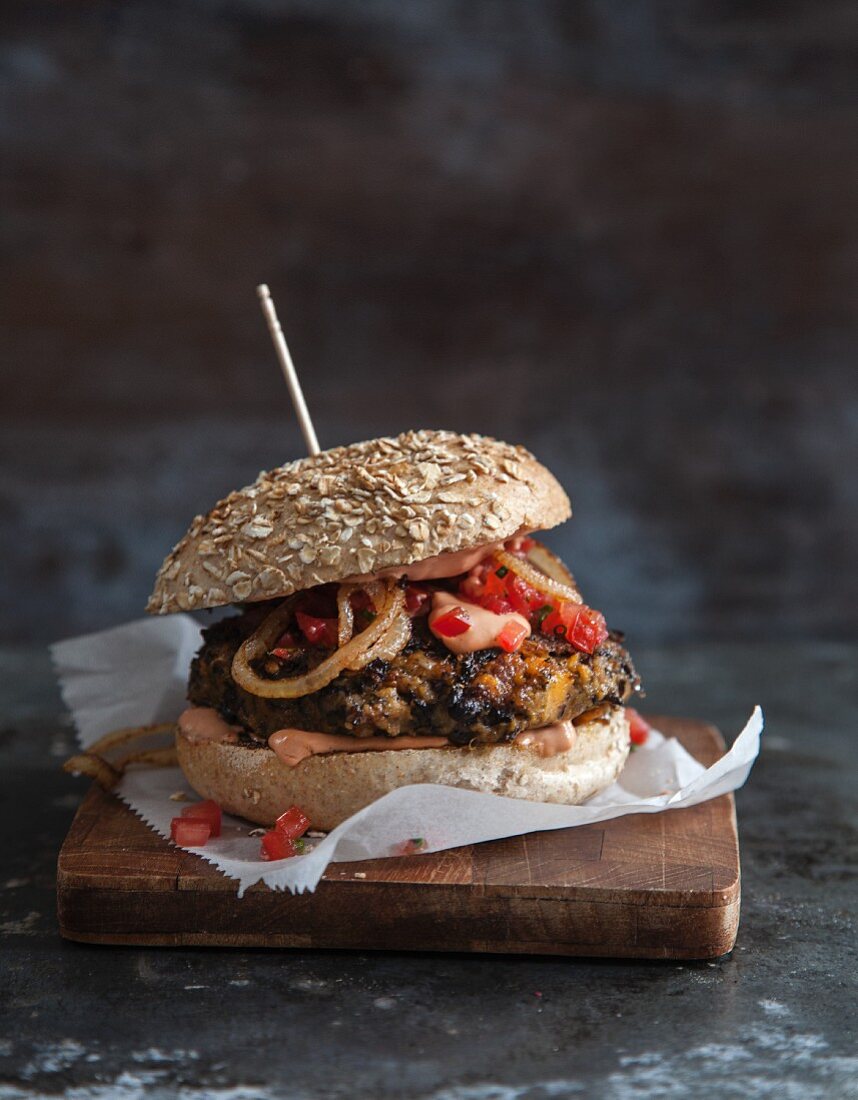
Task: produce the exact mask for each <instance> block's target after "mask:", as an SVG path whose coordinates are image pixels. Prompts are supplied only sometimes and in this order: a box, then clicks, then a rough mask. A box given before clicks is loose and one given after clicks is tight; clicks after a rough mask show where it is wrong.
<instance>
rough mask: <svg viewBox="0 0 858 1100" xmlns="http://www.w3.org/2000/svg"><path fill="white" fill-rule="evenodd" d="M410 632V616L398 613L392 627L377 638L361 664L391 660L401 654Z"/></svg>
mask: <svg viewBox="0 0 858 1100" xmlns="http://www.w3.org/2000/svg"><path fill="white" fill-rule="evenodd" d="M411 630H412V627H411V616H410V615H408V614H407V613H405V612H402V613H400V614H399V615H398V616H397V617H396V618H395V619H394V620H393V625H392V626H391V627H390V629H389V630H388V631H387V633H386V634H384V635H383V636H382V637H381V638H379V640H378V641H377V642H376V643H375V645H374V646H373V647H372V649H371V650H370V653H369V656H368V658H367V660H366V661H364V662H363V663H364V664H369V663H370V661H390V660H392V659H393V658H394V657H395V656H396V655H397V654H398V653H401V652H402V650H403V649H404V648H405V646H406V645H407V644H408V639H409V638H410V637H411ZM349 667H352V666H349ZM361 667H363V666H361Z"/></svg>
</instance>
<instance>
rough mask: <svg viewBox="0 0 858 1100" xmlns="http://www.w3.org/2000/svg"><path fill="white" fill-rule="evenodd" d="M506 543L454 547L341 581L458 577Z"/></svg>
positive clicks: (525, 532)
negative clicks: (440, 552) (406, 563)
mask: <svg viewBox="0 0 858 1100" xmlns="http://www.w3.org/2000/svg"><path fill="white" fill-rule="evenodd" d="M528 533H529V530H525V529H524V528H522V529H521V530H520V531H516V533H515V534H514V535H511V536H510V538H513V539H516V538H518V537H519V536H521V535H527V534H528ZM506 542H509V539H507V540H506V541H505V542H486V543H483V545H482V546H475V547H473V548H472V549H470V550H457V551H455V552H453V553H449V554H435V555H434V556H433V557H431V558H424V559H423V561H413V562H411V564H410V565H391V566H390V567H389V568H388V569H380V570H379V571H378V572H377V573H359V574H356V575H355V576H353V577H348V578H347V580H346V581H344V582H343V583H348V584H355V583H359V582H361V581H363V582H367V581H376V580H381V579H383V578H384V577H407V578H408V579H409V580H410V581H417V582H419V581H437V580H443V579H444V578H445V577H458V576H459V575H460V574H462V573H470V571H471V570H472V569H473V568H474V566H475V565H479V564H480V562H481V561H482V560H483V559H484V558H487V557H488V556H489V554H493V553H494V552H495V551H496V550H503V548H504V546H505V545H506Z"/></svg>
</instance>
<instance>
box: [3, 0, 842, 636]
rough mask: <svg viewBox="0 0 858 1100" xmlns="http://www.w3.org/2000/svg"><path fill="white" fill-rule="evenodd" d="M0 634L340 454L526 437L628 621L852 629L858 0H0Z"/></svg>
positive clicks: (52, 620) (90, 596)
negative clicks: (295, 400)
mask: <svg viewBox="0 0 858 1100" xmlns="http://www.w3.org/2000/svg"><path fill="white" fill-rule="evenodd" d="M0 31H2V33H0V78H2V80H3V87H2V91H3V97H2V98H3V105H4V111H3V115H2V118H0V139H2V143H3V152H2V156H1V157H0V193H2V202H3V212H4V217H3V221H2V227H0V234H2V236H1V237H0V243H2V252H3V263H4V267H3V271H2V273H0V277H2V280H3V295H2V306H0V308H2V311H3V322H4V323H3V333H4V335H3V339H4V349H3V354H2V355H0V393H2V402H0V514H2V517H3V523H2V526H0V556H2V559H3V563H4V568H3V569H2V570H0V603H2V604H3V606H4V608H9V607H10V606H11V607H12V608H14V611H13V612H10V613H9V614H6V615H4V617H3V622H2V624H0V632H2V634H1V635H0V636H3V637H5V638H7V639H9V640H11V641H15V640H19V639H20V638H22V637H28V638H32V639H38V640H48V639H50V638H53V637H56V636H58V635H60V634H69V633H73V632H77V631H81V630H87V629H91V628H93V627H97V626H104V625H108V624H111V623H113V622H116V621H118V620H120V619H123V618H128V617H131V616H132V615H134V614H135V613H137V612H138V610H139V609H140V608H141V607H142V605H143V602H144V601H145V597H146V595H147V593H148V587H149V584H150V581H151V578H152V576H153V574H154V571H155V569H156V567H157V565H158V563H159V561H160V559H161V557H162V555H163V553H164V551H165V550H166V549H167V548H168V547H169V545H170V544H171V543H172V541H173V540H174V539H176V538H177V537H178V536H179V535H180V534H181V532H182V530H183V528H184V526H185V524H186V523H187V521H188V519H189V518H190V516H191V515H192V514H193V513H194V512H195V511H197V510H200V509H206V508H208V507H209V506H210V505H211V504H212V503H213V501H214V500H215V499H216V497H217V496H219V495H220V494H221V493H223V492H224V491H226V490H228V489H230V488H232V487H234V486H235V485H236V484H237V483H240V482H244V481H246V480H247V479H249V478H251V477H252V476H254V475H255V473H256V472H257V470H258V469H259V468H261V467H263V466H270V465H276V464H278V463H279V462H281V461H283V460H285V459H288V458H291V457H294V456H296V455H297V454H299V453H300V447H299V439H298V436H297V434H296V433H295V431H294V430H293V427H292V423H291V415H290V412H289V410H288V407H287V402H286V395H285V390H284V389H283V386H282V383H281V381H280V379H279V374H278V371H277V369H276V367H275V364H274V360H273V358H272V355H271V351H270V348H269V346H268V341H267V336H266V334H265V331H264V329H263V326H262V323H261V319H260V316H259V314H258V309H257V304H256V301H255V297H254V294H253V286H254V284H255V283H256V282H258V281H260V280H262V279H265V280H267V281H268V282H269V283H270V284H271V286H272V288H273V290H274V292H275V294H276V296H277V298H278V301H279V305H280V309H281V313H282V315H283V318H284V321H285V322H286V325H287V329H288V332H289V336H290V341H291V344H292V346H293V350H294V352H295V355H296V358H297V361H298V363H299V365H300V367H301V368H302V371H303V375H304V380H305V386H306V390H307V396H308V399H309V402H310V405H311V407H312V409H313V412H314V414H315V416H316V419H317V422H318V428H319V435H320V437H321V439H322V441H323V443H325V444H332V443H340V442H343V441H347V440H352V439H355V438H366V437H368V436H371V435H373V434H377V433H381V432H396V431H399V430H402V429H404V428H407V427H414V426H431V427H439V426H450V427H453V428H456V429H460V430H461V429H467V430H471V429H475V430H481V431H486V432H489V433H492V434H496V435H500V436H502V437H508V438H511V439H513V440H516V441H519V440H520V441H522V442H525V443H527V444H528V445H530V446H531V447H532V448H533V449H534V450H535V451H536V452H537V453H538V454H540V455H541V456H542V457H543V458H544V459H545V460H546V461H548V462H549V463H550V464H551V465H552V466H553V467H555V468H556V470H557V472H558V474H559V475H560V476H561V478H562V479H563V480H564V482H565V483H566V484H567V485H568V487H569V489H570V492H571V494H572V497H573V501H574V504H575V507H576V513H577V516H576V519H575V520H574V521H573V523H572V524H571V525H570V526H569V527H567V528H565V529H564V530H563V531H562V532H559V533H558V534H557V537H556V541H555V545H557V546H558V547H559V548H560V549H561V550H563V552H564V553H565V554H566V556H567V557H568V558H569V560H570V564H571V565H572V567H573V568H574V570H575V571H576V573H578V574H580V576H581V579H582V581H583V583H584V584H585V586H586V591H587V593H588V596H589V598H590V599H591V600H592V601H593V602H594V603H596V604H597V605H599V606H603V607H604V608H605V610H606V611H607V612H608V613H609V617H610V618H611V619H612V621H614V622H615V623H616V624H617V625H618V626H619V625H624V626H626V627H627V629H629V631H630V632H631V634H632V637H633V638H640V639H641V640H644V641H659V640H667V639H670V638H673V639H685V638H708V637H714V636H719V637H721V638H724V639H729V638H732V637H734V636H735V635H736V634H737V632H738V633H741V634H743V635H748V636H754V637H758V638H761V639H763V638H770V637H773V636H776V637H783V636H790V637H794V638H802V637H805V636H807V635H808V632H810V633H814V634H817V635H818V634H826V635H828V636H838V637H841V638H848V637H850V636H852V632H853V631H854V608H855V605H856V597H858V591H856V571H855V569H854V561H855V557H856V543H858V520H856V516H858V509H856V506H855V505H856V485H858V480H856V478H855V477H854V474H852V473H851V471H854V469H855V468H856V467H858V454H856V439H858V433H856V430H855V425H856V417H858V384H856V371H855V362H856V352H858V347H856V332H858V326H856V302H858V294H856V271H858V265H856V255H858V247H856V246H857V245H858V233H856V225H857V224H858V219H856V213H855V209H856V207H855V199H854V196H855V184H856V175H858V127H856V126H855V108H856V103H858V20H856V7H855V5H854V4H850V3H843V2H842V0H819V2H818V3H815V4H812V5H809V4H799V3H780V4H771V3H768V4H765V3H757V4H737V3H723V4H717V3H706V2H703V0H659V2H655V0H654V2H652V3H638V4H628V3H623V2H621V0H591V2H586V3H566V4H562V3H555V2H553V0H504V3H497V2H492V0H485V2H484V0H458V2H457V0H443V2H442V0H368V2H366V3H353V2H348V0H224V2H221V3H218V4H211V3H204V2H202V0H187V2H183V3H180V4H176V3H168V2H167V0H127V2H124V3H122V4H114V5H95V4H89V5H82V4H67V3H60V2H58V0H45V2H43V3H39V4H5V5H3V6H2V9H0Z"/></svg>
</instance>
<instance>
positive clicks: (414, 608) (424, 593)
mask: <svg viewBox="0 0 858 1100" xmlns="http://www.w3.org/2000/svg"><path fill="white" fill-rule="evenodd" d="M431 599H432V590H431V589H430V588H427V587H426V585H424V584H409V586H408V587H407V588H406V589H405V610H406V611H407V612H408V614H409V615H422V614H423V613H424V611H428V610H429V602H430V600H431Z"/></svg>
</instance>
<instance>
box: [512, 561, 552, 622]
mask: <svg viewBox="0 0 858 1100" xmlns="http://www.w3.org/2000/svg"><path fill="white" fill-rule="evenodd" d="M506 581H507V584H506V590H507V598H508V599H509V602H510V603H511V604H512V606H513V607H514V608H515V610H516V611H517V612H518V613H519V615H524V616H526V617H528V618H529V617H530V615H531V613H532V612H534V611H535V610H536V609H537V608H538V607H541V606H542V603H543V600H544V599H545V597H544V596H543V595H542V593H541V592H537V590H536V589H535V588H534V587H533V586H532V585H530V584H528V583H527V581H526V580H523V579H522V578H521V577H519V576H518V574H517V573H512V572H510V573H509V574H508V575H507V578H506Z"/></svg>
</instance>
